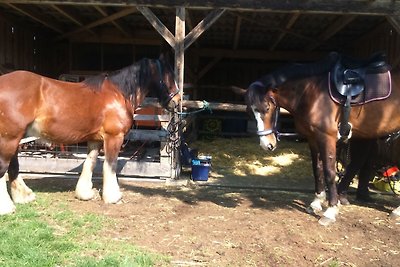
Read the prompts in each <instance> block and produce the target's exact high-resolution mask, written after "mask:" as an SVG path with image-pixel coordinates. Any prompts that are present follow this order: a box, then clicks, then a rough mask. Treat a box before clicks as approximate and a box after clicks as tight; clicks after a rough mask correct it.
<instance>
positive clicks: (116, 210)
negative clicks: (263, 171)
mask: <svg viewBox="0 0 400 267" xmlns="http://www.w3.org/2000/svg"><path fill="white" fill-rule="evenodd" d="M281 181H282V180H281ZM26 182H27V184H28V185H29V186H30V187H31V188H32V189H33V190H34V191H36V192H38V191H39V192H48V193H50V194H54V199H55V201H62V202H65V203H67V205H68V206H69V207H70V208H71V209H72V210H75V211H78V212H82V213H85V212H95V213H99V214H102V215H106V216H108V217H110V218H112V219H113V220H114V221H115V222H116V225H115V227H114V228H112V229H109V230H108V231H107V232H106V233H104V234H105V235H108V236H109V237H110V238H114V239H123V240H131V241H132V243H134V244H137V245H139V246H140V247H143V248H145V249H147V250H149V251H154V252H157V253H162V254H165V255H169V256H170V257H171V259H172V262H171V266H399V263H400V221H396V220H390V219H388V214H389V212H390V211H391V210H392V209H393V208H395V207H396V206H398V205H399V204H400V200H399V199H398V198H396V197H394V196H393V195H381V194H373V195H372V196H373V197H374V198H375V199H376V201H375V203H374V204H369V205H365V204H362V203H358V202H356V201H355V200H354V195H351V196H350V199H351V200H353V202H354V203H353V205H350V206H342V207H341V210H340V216H339V217H338V220H337V222H336V223H335V224H334V225H331V226H329V227H324V226H321V225H319V224H318V222H317V220H318V217H317V216H312V215H310V214H307V213H306V211H305V208H306V206H307V205H308V204H309V203H310V201H311V200H312V197H313V193H312V192H311V191H310V190H295V189H294V190H278V189H273V188H258V189H253V188H245V187H243V186H241V187H229V186H226V187H225V186H224V187H218V186H216V185H206V184H204V183H203V184H199V183H197V184H195V183H193V182H191V183H189V184H188V185H187V186H167V185H166V184H165V183H159V182H158V183H149V182H142V181H140V182H139V181H127V180H123V181H120V182H121V186H122V189H123V194H124V203H122V204H119V205H105V204H103V202H102V201H101V199H100V198H98V199H96V200H92V201H87V202H81V201H78V200H76V199H75V198H74V193H73V190H74V187H75V183H76V179H63V178H60V177H57V178H51V177H49V178H41V179H33V178H31V179H27V180H26ZM282 183H283V184H284V183H287V182H286V181H284V180H283V181H282ZM95 187H96V188H97V189H99V188H101V185H100V181H99V180H96V182H95Z"/></svg>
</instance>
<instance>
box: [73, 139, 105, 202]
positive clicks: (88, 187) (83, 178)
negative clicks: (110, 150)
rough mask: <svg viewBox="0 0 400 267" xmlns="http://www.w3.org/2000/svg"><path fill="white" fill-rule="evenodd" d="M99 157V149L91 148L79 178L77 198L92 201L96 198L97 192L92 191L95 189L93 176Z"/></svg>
mask: <svg viewBox="0 0 400 267" xmlns="http://www.w3.org/2000/svg"><path fill="white" fill-rule="evenodd" d="M89 146H90V144H89ZM98 155H99V148H98V147H91V149H90V151H89V153H88V155H87V157H86V160H85V162H84V163H83V168H82V173H81V175H80V176H79V180H78V183H77V184H76V188H75V196H76V198H78V199H80V200H90V199H93V198H94V196H95V192H94V190H93V189H92V187H93V183H92V176H93V170H94V167H95V166H96V161H97V157H98Z"/></svg>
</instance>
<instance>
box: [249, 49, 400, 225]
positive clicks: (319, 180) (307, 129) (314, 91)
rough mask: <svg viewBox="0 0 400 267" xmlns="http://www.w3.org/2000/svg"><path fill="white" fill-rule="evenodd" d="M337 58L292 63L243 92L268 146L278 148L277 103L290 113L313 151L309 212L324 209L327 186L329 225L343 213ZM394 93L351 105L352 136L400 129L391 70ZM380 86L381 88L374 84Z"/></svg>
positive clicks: (397, 88) (398, 91) (399, 89)
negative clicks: (334, 86) (334, 84)
mask: <svg viewBox="0 0 400 267" xmlns="http://www.w3.org/2000/svg"><path fill="white" fill-rule="evenodd" d="M337 60H338V55H337V54H335V53H331V54H330V55H329V57H328V58H327V59H324V60H321V61H319V62H315V63H309V64H291V65H288V66H286V67H283V68H281V69H278V70H276V71H274V72H272V73H270V74H267V75H265V76H263V77H261V78H260V79H259V80H257V81H256V82H254V83H252V84H251V85H250V86H249V87H248V89H247V90H246V92H245V94H246V95H245V99H246V103H247V105H248V108H249V109H250V110H251V111H252V112H253V114H254V116H255V118H256V120H257V127H258V135H259V136H260V145H261V147H262V148H264V149H266V150H274V149H275V148H276V146H277V130H276V121H277V118H278V115H279V111H278V109H279V107H283V108H285V109H286V110H287V111H289V112H290V113H291V115H292V116H293V119H294V123H295V126H296V130H297V131H298V133H300V134H301V135H303V136H304V137H306V138H307V140H308V144H309V147H310V150H311V157H312V167H313V174H314V178H315V192H316V196H315V199H314V201H313V202H312V203H311V205H310V207H309V208H310V211H312V212H320V211H322V206H321V202H322V201H323V200H324V199H325V197H326V193H325V189H326V188H327V192H328V203H329V207H328V208H327V210H326V211H325V212H324V213H323V215H322V217H321V218H320V220H319V222H320V223H321V224H323V225H328V224H330V223H332V222H334V221H335V220H336V216H337V215H338V213H339V208H338V195H337V188H336V182H335V175H336V171H335V163H336V142H337V139H338V124H339V122H340V121H341V116H342V106H341V105H340V104H337V103H336V102H334V101H333V100H332V99H331V96H330V93H329V91H328V88H329V85H330V82H331V81H330V79H329V73H330V71H331V70H332V68H333V66H335V63H336V62H337ZM391 85H392V91H391V94H390V96H389V97H388V98H387V99H385V100H381V101H371V102H368V103H366V104H364V105H358V106H354V107H352V108H351V112H350V114H349V122H350V123H351V124H352V135H353V136H354V137H360V138H376V137H379V136H385V135H388V134H390V133H393V132H396V131H397V130H399V129H400V108H399V107H400V73H399V71H397V72H394V71H393V72H392V73H391ZM376 89H378V88H376Z"/></svg>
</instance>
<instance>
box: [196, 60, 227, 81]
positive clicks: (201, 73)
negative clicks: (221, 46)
mask: <svg viewBox="0 0 400 267" xmlns="http://www.w3.org/2000/svg"><path fill="white" fill-rule="evenodd" d="M221 59H222V57H216V58H214V59H213V60H212V61H211V62H209V63H208V64H207V65H206V66H205V67H204V68H203V69H202V70H201V71H199V73H198V75H197V77H196V79H197V80H200V79H201V78H202V77H203V76H204V75H206V73H207V72H209V71H210V70H211V69H212V68H213V67H214V66H215V65H216V64H217V63H218V62H220V61H221Z"/></svg>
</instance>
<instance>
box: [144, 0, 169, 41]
mask: <svg viewBox="0 0 400 267" xmlns="http://www.w3.org/2000/svg"><path fill="white" fill-rule="evenodd" d="M137 9H138V10H139V11H140V12H141V13H142V14H143V16H144V17H145V18H146V19H147V20H148V21H149V22H150V24H151V25H152V26H153V28H154V29H156V31H157V32H158V33H159V34H160V35H161V36H162V37H163V38H164V39H165V41H167V43H168V44H169V45H170V46H171V47H172V48H175V37H174V35H173V34H172V33H171V32H170V31H169V30H168V28H167V27H165V25H164V24H163V23H162V22H161V20H159V19H158V18H157V16H156V15H154V13H153V12H152V11H151V10H150V9H149V8H148V7H143V6H138V7H137Z"/></svg>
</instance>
